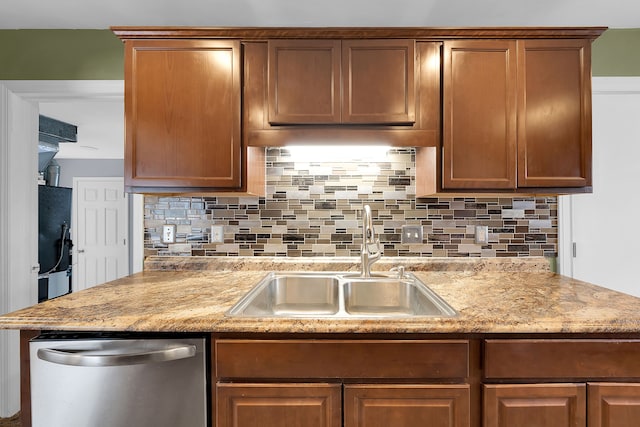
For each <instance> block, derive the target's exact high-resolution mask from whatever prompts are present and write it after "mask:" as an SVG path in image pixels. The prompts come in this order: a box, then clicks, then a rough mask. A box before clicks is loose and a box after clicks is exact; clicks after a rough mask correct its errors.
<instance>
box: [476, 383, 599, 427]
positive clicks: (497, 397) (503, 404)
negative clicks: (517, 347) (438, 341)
mask: <svg viewBox="0 0 640 427" xmlns="http://www.w3.org/2000/svg"><path fill="white" fill-rule="evenodd" d="M586 401H587V393H586V386H585V385H584V384H507V385H504V384H497V385H493V384H491V385H485V386H484V424H483V425H484V427H532V426H535V427H584V426H586V421H585V420H586Z"/></svg>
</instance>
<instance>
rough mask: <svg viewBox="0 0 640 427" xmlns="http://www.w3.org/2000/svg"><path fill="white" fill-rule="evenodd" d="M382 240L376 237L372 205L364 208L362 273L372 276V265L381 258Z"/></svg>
mask: <svg viewBox="0 0 640 427" xmlns="http://www.w3.org/2000/svg"><path fill="white" fill-rule="evenodd" d="M381 256H382V253H381V252H380V240H379V239H376V236H375V231H374V229H373V219H372V218H371V207H370V206H369V205H364V207H363V208H362V245H361V246H360V275H361V276H362V277H371V265H372V264H373V263H374V262H376V261H377V260H379V259H380V257H381Z"/></svg>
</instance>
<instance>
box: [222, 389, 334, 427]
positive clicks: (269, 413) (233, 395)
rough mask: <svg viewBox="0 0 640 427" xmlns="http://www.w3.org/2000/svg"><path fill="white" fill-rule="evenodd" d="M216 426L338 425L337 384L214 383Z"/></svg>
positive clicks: (289, 426) (318, 426)
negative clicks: (215, 384) (215, 385)
mask: <svg viewBox="0 0 640 427" xmlns="http://www.w3.org/2000/svg"><path fill="white" fill-rule="evenodd" d="M216 393H217V410H216V420H217V422H216V426H218V427H281V426H287V427H340V426H341V424H342V416H341V415H342V393H341V386H340V385H339V384H220V383H219V384H217V387H216Z"/></svg>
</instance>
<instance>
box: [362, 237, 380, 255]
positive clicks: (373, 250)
mask: <svg viewBox="0 0 640 427" xmlns="http://www.w3.org/2000/svg"><path fill="white" fill-rule="evenodd" d="M365 247H366V248H367V252H369V255H373V256H380V255H382V253H381V251H380V239H376V240H375V241H373V243H368V244H366V245H365Z"/></svg>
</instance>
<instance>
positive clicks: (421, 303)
mask: <svg viewBox="0 0 640 427" xmlns="http://www.w3.org/2000/svg"><path fill="white" fill-rule="evenodd" d="M344 309H345V311H346V312H347V313H349V314H354V315H367V316H442V315H445V316H453V315H455V310H453V309H452V308H451V307H449V306H448V305H447V304H446V303H445V302H444V301H443V300H442V299H441V298H440V297H439V296H438V295H437V294H435V293H434V292H433V291H432V290H431V289H429V288H428V287H426V286H424V285H423V284H422V282H419V281H417V279H396V278H371V279H369V278H361V279H350V280H349V281H348V282H346V283H345V284H344Z"/></svg>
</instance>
